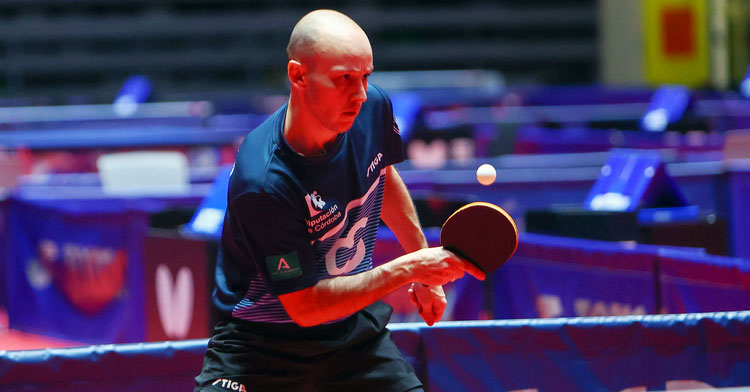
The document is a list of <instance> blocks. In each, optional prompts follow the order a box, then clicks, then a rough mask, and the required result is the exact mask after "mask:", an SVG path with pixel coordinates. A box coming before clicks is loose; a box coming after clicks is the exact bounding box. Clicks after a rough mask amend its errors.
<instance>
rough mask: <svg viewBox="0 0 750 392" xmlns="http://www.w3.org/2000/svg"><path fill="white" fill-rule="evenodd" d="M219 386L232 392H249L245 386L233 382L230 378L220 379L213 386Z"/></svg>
mask: <svg viewBox="0 0 750 392" xmlns="http://www.w3.org/2000/svg"><path fill="white" fill-rule="evenodd" d="M215 385H218V386H220V387H222V388H224V389H228V390H230V391H237V392H247V388H245V385H244V384H240V383H238V382H237V381H232V380H230V379H228V378H218V379H216V381H214V383H213V384H211V386H215Z"/></svg>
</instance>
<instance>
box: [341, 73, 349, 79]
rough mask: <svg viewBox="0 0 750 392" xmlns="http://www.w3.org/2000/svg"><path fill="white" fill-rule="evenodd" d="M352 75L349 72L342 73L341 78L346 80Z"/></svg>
mask: <svg viewBox="0 0 750 392" xmlns="http://www.w3.org/2000/svg"><path fill="white" fill-rule="evenodd" d="M350 77H351V75H349V74H344V75H341V79H344V80H349V78H350Z"/></svg>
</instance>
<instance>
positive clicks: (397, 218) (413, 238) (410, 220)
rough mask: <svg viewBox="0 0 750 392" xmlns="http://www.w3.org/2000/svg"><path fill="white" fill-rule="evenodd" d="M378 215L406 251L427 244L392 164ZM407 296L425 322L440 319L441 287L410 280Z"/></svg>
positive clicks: (442, 301) (444, 303)
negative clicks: (380, 211)
mask: <svg viewBox="0 0 750 392" xmlns="http://www.w3.org/2000/svg"><path fill="white" fill-rule="evenodd" d="M381 218H382V219H383V221H384V222H385V224H386V225H388V228H389V229H391V231H393V233H394V234H395V235H396V238H397V239H398V242H399V243H400V244H401V247H402V248H404V251H405V252H407V253H410V252H414V251H416V250H419V249H422V248H426V247H428V244H427V239H426V238H425V236H424V233H423V232H422V228H421V226H420V224H419V218H418V217H417V211H416V209H415V208H414V203H413V202H412V200H411V196H409V191H408V189H407V188H406V184H404V181H403V180H402V179H401V176H400V175H399V174H398V172H397V171H396V168H394V167H393V166H388V167H387V168H386V175H385V192H384V194H383V210H382V213H381ZM409 298H410V299H411V301H412V302H413V303H414V304H415V305H417V308H418V309H419V315H420V316H422V319H424V321H425V322H426V323H427V324H428V325H432V324H434V323H435V322H437V321H440V318H442V316H443V311H445V307H446V306H447V304H448V302H447V300H446V299H445V293H444V292H443V288H442V286H424V285H422V284H419V283H413V284H412V285H411V287H410V288H409Z"/></svg>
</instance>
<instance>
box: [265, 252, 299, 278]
mask: <svg viewBox="0 0 750 392" xmlns="http://www.w3.org/2000/svg"><path fill="white" fill-rule="evenodd" d="M266 267H267V268H268V275H269V276H270V277H271V281H273V282H276V281H278V280H286V279H292V278H296V277H298V276H300V275H302V267H300V265H299V257H298V256H297V252H292V253H287V254H285V255H279V256H268V257H266Z"/></svg>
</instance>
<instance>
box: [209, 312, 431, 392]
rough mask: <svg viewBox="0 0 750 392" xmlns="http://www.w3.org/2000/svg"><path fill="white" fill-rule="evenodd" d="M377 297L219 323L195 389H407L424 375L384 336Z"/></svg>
mask: <svg viewBox="0 0 750 392" xmlns="http://www.w3.org/2000/svg"><path fill="white" fill-rule="evenodd" d="M391 312H392V309H391V307H390V306H388V305H386V304H385V303H382V302H376V303H375V304H373V305H370V306H368V307H367V308H365V309H363V310H361V311H359V312H357V313H355V314H354V315H352V316H350V317H348V318H347V319H345V320H342V321H339V322H336V323H331V324H325V325H319V326H315V327H309V328H303V327H300V326H298V325H296V324H288V323H284V324H266V323H251V322H247V321H243V320H236V319H232V320H226V321H220V322H219V323H217V325H216V328H215V332H214V336H213V337H212V338H211V339H210V340H209V344H208V350H207V351H206V356H205V359H204V361H203V370H202V371H201V374H200V375H199V376H198V377H196V378H195V381H196V388H195V391H225V392H226V391H233V392H239V391H242V390H246V391H248V392H250V391H263V392H266V391H274V392H276V391H326V392H328V391H356V392H366V391H378V392H380V391H399V392H403V391H409V390H415V389H419V388H420V387H421V385H422V383H421V382H420V381H419V379H418V378H417V376H416V375H415V374H414V369H413V368H412V367H411V365H409V363H408V362H406V360H405V359H404V357H403V355H402V354H401V352H400V351H399V349H398V347H396V344H395V343H393V340H391V338H390V331H388V329H386V328H385V325H386V324H387V322H388V319H389V318H390V315H391Z"/></svg>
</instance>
